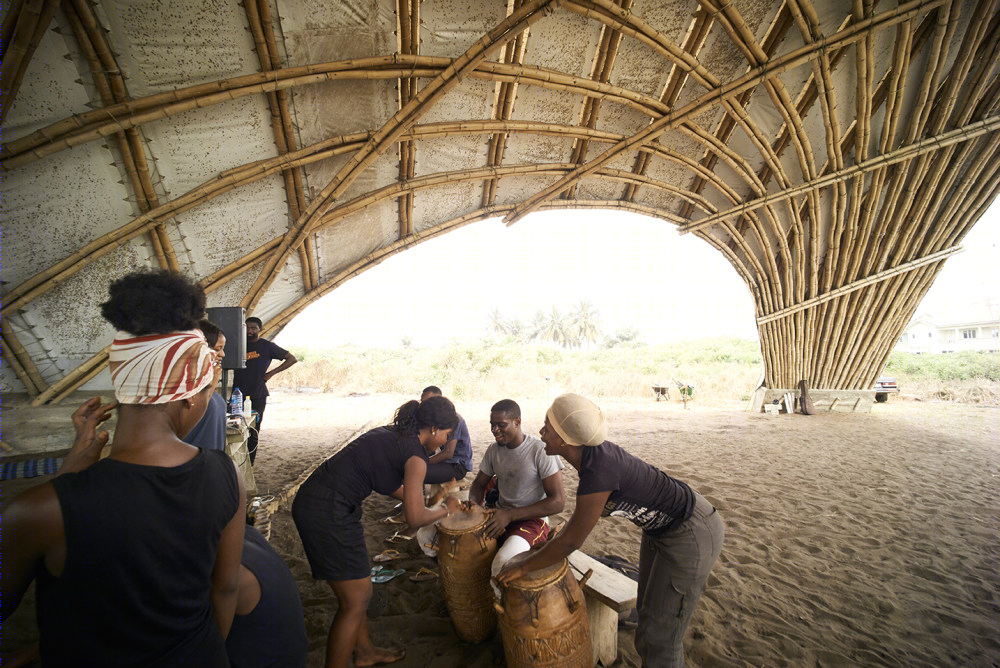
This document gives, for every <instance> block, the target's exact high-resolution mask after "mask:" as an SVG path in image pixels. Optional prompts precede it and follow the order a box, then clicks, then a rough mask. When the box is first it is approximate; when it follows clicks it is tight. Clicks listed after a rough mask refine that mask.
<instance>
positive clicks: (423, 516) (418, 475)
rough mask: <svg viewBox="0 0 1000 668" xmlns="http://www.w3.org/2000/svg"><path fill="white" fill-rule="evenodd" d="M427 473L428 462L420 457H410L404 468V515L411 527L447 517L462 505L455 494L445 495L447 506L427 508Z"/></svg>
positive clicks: (425, 524)
mask: <svg viewBox="0 0 1000 668" xmlns="http://www.w3.org/2000/svg"><path fill="white" fill-rule="evenodd" d="M426 475H427V463H426V462H425V461H424V460H423V459H421V458H420V457H410V458H409V459H407V460H406V466H405V467H404V469H403V516H404V517H406V523H407V524H409V525H410V526H411V527H414V528H416V527H422V526H427V525H428V524H431V523H433V522H437V521H438V520H439V519H441V518H443V517H447V516H448V515H449V514H451V513H452V512H453V511H454V510H456V509H457V508H458V506H459V505H461V502H460V501H459V500H458V499H456V498H455V497H453V496H449V497H445V500H444V502H445V507H443V508H427V507H425V506H424V477H425V476H426Z"/></svg>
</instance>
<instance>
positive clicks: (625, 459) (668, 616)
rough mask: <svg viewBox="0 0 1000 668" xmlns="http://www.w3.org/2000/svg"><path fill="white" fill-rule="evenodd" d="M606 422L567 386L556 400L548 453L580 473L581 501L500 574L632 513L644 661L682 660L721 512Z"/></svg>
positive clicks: (524, 567)
mask: <svg viewBox="0 0 1000 668" xmlns="http://www.w3.org/2000/svg"><path fill="white" fill-rule="evenodd" d="M605 429H606V428H605V424H604V415H603V414H602V413H601V409H600V408H598V407H597V406H596V405H595V404H594V403H593V402H591V401H590V400H589V399H586V398H584V397H581V396H580V395H578V394H564V395H562V396H559V397H557V398H556V400H555V401H554V402H553V403H552V406H551V407H550V408H549V410H548V412H547V413H546V416H545V426H544V427H543V428H542V430H541V436H542V440H543V441H544V442H545V452H546V453H548V454H550V455H560V456H561V457H562V458H563V459H565V460H566V461H568V462H569V463H570V464H572V465H573V468H575V469H576V470H577V471H578V472H579V473H580V484H579V486H578V487H577V492H576V508H575V509H574V510H573V516H572V517H570V519H569V522H567V524H566V527H565V528H564V529H563V530H562V531H560V532H559V534H558V535H557V536H555V537H554V538H553V539H552V540H550V541H549V542H547V543H546V544H545V545H543V546H542V547H541V548H540V549H538V550H532V551H531V552H528V553H526V554H524V555H519V556H518V557H515V558H514V559H512V560H511V561H509V562H508V563H507V565H506V566H505V567H504V568H503V570H502V571H501V572H500V573H499V574H498V575H497V580H498V581H499V582H500V583H501V584H506V583H508V582H510V581H512V580H515V579H517V578H519V577H521V576H522V575H524V574H525V573H530V572H531V571H535V570H538V569H540V568H544V567H546V566H550V565H552V564H555V563H557V562H559V560H561V559H563V558H565V557H567V556H569V555H570V554H571V553H572V552H573V551H574V550H576V549H577V548H579V547H580V546H581V545H582V544H583V541H584V540H585V539H586V538H587V536H588V535H589V534H590V532H591V530H592V529H593V528H594V526H595V525H596V524H597V520H598V519H600V518H601V517H602V516H608V515H612V516H615V517H624V518H626V519H629V520H631V521H632V522H634V523H635V524H637V525H638V526H640V527H641V528H642V529H643V533H642V547H641V549H640V552H639V589H638V597H637V600H636V608H637V609H638V612H639V623H638V626H637V627H636V632H635V647H636V650H638V652H639V656H640V657H641V658H642V664H643V665H644V666H683V665H684V632H685V630H686V629H687V626H688V623H690V621H691V616H692V614H693V612H694V608H695V605H696V604H697V602H698V599H699V598H700V597H701V594H702V592H703V591H704V590H705V583H706V582H707V581H708V574H709V571H711V570H712V565H713V564H714V563H715V561H716V559H717V558H718V557H719V553H720V552H721V551H722V540H723V536H724V534H725V529H724V527H723V524H722V519H721V518H720V517H719V513H718V512H717V511H716V510H715V508H714V507H712V504H711V503H709V502H708V500H706V499H705V497H703V496H701V495H700V494H698V493H697V492H695V491H694V490H692V489H691V488H690V487H688V486H687V485H686V484H685V483H683V482H681V481H680V480H675V479H674V478H671V477H670V476H668V475H667V474H665V473H663V472H662V471H660V470H659V469H657V468H655V467H653V466H650V465H649V464H647V463H646V462H644V461H642V460H641V459H638V458H637V457H633V456H632V455H630V454H628V453H627V452H625V451H624V450H623V449H621V448H620V447H618V446H617V445H615V444H614V443H612V442H610V441H607V440H605V434H606V431H605ZM501 489H502V487H501Z"/></svg>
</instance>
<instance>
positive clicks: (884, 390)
mask: <svg viewBox="0 0 1000 668" xmlns="http://www.w3.org/2000/svg"><path fill="white" fill-rule="evenodd" d="M872 389H873V390H875V401H877V402H879V403H880V404H881V403H885V402H886V401H889V395H890V394H899V386H898V385H896V379H895V378H890V377H889V376H879V378H878V380H876V381H875V387H873V388H872Z"/></svg>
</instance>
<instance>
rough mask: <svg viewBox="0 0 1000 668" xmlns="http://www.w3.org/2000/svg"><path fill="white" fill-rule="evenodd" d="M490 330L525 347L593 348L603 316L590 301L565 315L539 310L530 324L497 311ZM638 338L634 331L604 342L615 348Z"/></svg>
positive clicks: (626, 331)
mask: <svg viewBox="0 0 1000 668" xmlns="http://www.w3.org/2000/svg"><path fill="white" fill-rule="evenodd" d="M490 330H491V331H492V332H493V333H494V334H499V335H500V336H506V337H510V338H511V339H513V340H515V341H519V342H522V343H528V342H532V341H535V342H539V343H541V342H548V343H555V344H557V345H560V346H562V347H563V348H580V347H583V346H585V345H593V344H596V343H597V342H598V341H599V340H600V339H601V327H600V314H599V313H598V311H597V309H596V308H594V305H593V304H591V303H590V302H589V301H587V300H581V301H580V302H578V303H577V304H576V305H575V306H574V307H573V308H571V309H570V310H569V311H568V312H566V313H563V312H561V311H560V310H559V309H558V308H557V307H556V306H553V307H552V308H551V309H550V310H549V312H548V313H545V312H544V311H542V310H541V309H539V310H538V311H536V312H535V315H534V317H532V319H531V321H530V322H528V323H523V322H521V320H520V318H518V317H517V316H513V317H507V316H505V315H504V314H503V313H501V312H500V309H499V308H496V307H494V309H493V311H492V313H490ZM638 338H639V332H638V331H637V330H635V329H625V330H620V331H619V332H617V333H616V334H615V335H614V336H613V337H608V338H606V339H605V340H604V347H606V348H613V347H615V346H617V345H621V344H623V343H630V342H633V341H636V340H637V339H638Z"/></svg>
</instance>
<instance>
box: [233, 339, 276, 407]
mask: <svg viewBox="0 0 1000 668" xmlns="http://www.w3.org/2000/svg"><path fill="white" fill-rule="evenodd" d="M286 357H288V351H287V350H285V349H284V348H282V347H281V346H279V345H278V344H276V343H274V342H273V341H268V340H267V339H257V340H256V341H248V342H247V366H246V368H245V369H237V370H236V371H235V372H234V373H233V388H234V389H235V388H237V387H238V388H239V389H240V392H242V393H243V396H244V397H248V398H251V399H252V398H254V397H266V396H268V391H267V385H265V384H264V374H265V373H267V368H268V367H269V366H271V362H273V361H274V360H283V359H285V358H286Z"/></svg>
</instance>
